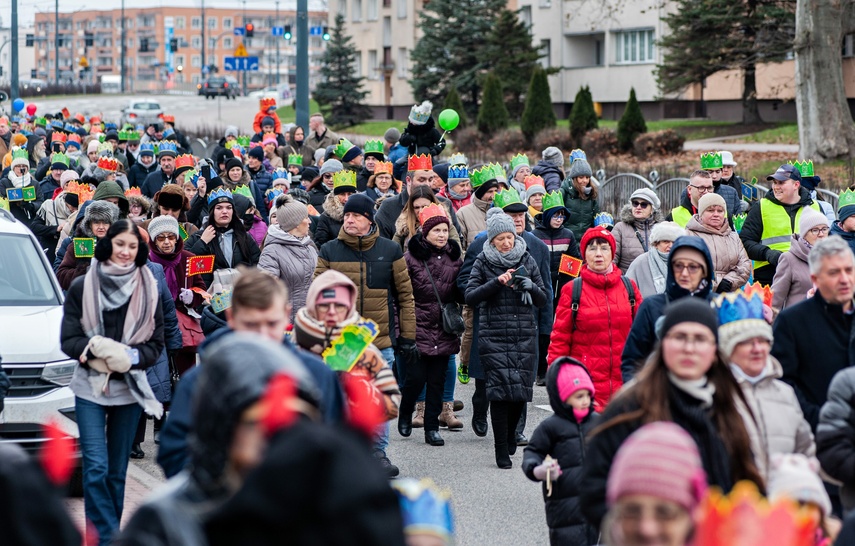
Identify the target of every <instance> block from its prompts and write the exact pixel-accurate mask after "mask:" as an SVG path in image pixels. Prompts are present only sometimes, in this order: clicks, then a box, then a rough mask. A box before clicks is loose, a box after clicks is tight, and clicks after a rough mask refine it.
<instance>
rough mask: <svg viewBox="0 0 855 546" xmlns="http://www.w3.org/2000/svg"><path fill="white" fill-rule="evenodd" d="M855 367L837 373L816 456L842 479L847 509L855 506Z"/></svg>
mask: <svg viewBox="0 0 855 546" xmlns="http://www.w3.org/2000/svg"><path fill="white" fill-rule="evenodd" d="M853 402H855V368H844V369H843V370H840V371H839V372H837V373H836V374H835V375H834V379H832V380H831V385H829V387H828V401H826V402H825V404H823V405H822V410H821V411H820V414H819V425H817V427H816V456H817V458H818V459H819V462H820V464H822V469H823V470H824V471H825V472H826V473H827V474H828V475H829V476H831V477H832V478H834V479H835V480H839V481H840V482H842V485H841V486H840V501H841V503H842V504H843V509H844V510H845V511H847V512H848V511H849V510H851V509H852V508H855V408H853V407H852V404H853Z"/></svg>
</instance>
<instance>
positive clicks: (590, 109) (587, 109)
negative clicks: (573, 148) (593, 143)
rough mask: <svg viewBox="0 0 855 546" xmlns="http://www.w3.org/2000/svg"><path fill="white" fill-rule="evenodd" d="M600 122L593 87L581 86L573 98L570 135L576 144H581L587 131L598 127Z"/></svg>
mask: <svg viewBox="0 0 855 546" xmlns="http://www.w3.org/2000/svg"><path fill="white" fill-rule="evenodd" d="M598 124H599V122H598V120H597V112H596V110H594V98H593V97H592V96H591V89H590V88H589V87H588V86H587V85H586V86H584V87H580V88H579V92H578V93H576V98H575V99H574V100H573V109H572V110H570V135H571V136H572V137H573V141H574V142H575V143H576V145H577V146H578V145H579V144H581V142H582V138H583V137H584V136H585V133H587V132H588V131H590V130H592V129H596V128H597V126H598Z"/></svg>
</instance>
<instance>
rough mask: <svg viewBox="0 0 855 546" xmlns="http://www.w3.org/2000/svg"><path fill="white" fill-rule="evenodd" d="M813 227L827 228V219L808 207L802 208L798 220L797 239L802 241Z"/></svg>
mask: <svg viewBox="0 0 855 546" xmlns="http://www.w3.org/2000/svg"><path fill="white" fill-rule="evenodd" d="M815 227H828V218H826V217H825V215H824V214H823V213H821V212H817V211H816V210H814V209H812V208H810V207H805V208H803V209H802V217H801V218H800V219H799V237H801V238H802V239H804V238H805V236H806V235H807V234H808V231H810V230H812V229H813V228H815Z"/></svg>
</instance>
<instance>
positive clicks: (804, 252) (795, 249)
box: [772, 235, 813, 311]
mask: <svg viewBox="0 0 855 546" xmlns="http://www.w3.org/2000/svg"><path fill="white" fill-rule="evenodd" d="M809 252H810V251H809V250H808V248H807V246H806V245H805V242H804V241H803V240H801V239H800V238H799V236H798V235H793V238H792V241H791V242H790V250H788V251H786V252H784V253H783V254H781V257H780V259H778V265H777V266H776V267H775V279H774V280H773V281H772V308H774V309H777V310H778V311H781V310H783V309H786V308H787V307H792V306H793V305H795V304H797V303H799V302H801V301H804V300H806V299H807V293H808V290H810V289H811V288H813V281H811V280H810V267H809V266H808V261H807V260H808V253H809Z"/></svg>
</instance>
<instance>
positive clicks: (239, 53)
mask: <svg viewBox="0 0 855 546" xmlns="http://www.w3.org/2000/svg"><path fill="white" fill-rule="evenodd" d="M235 57H249V53H247V52H246V47H244V45H243V42H241V43H239V44H238V46H237V47H236V48H235Z"/></svg>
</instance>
